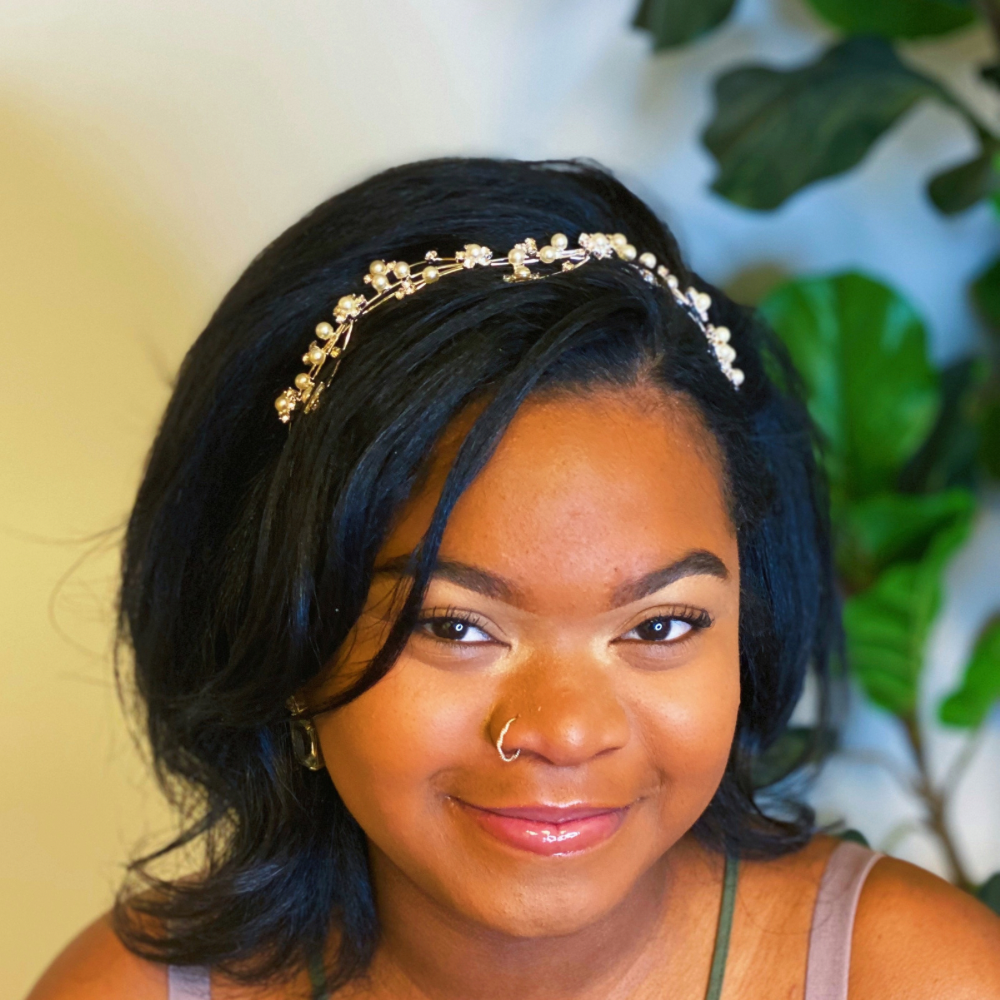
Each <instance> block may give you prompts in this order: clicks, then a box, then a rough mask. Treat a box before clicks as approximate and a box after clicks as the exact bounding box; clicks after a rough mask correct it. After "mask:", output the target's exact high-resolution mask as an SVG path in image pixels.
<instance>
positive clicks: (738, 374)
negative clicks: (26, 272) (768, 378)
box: [729, 368, 746, 385]
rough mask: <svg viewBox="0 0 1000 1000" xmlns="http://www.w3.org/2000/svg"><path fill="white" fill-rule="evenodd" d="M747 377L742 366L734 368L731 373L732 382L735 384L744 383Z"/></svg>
mask: <svg viewBox="0 0 1000 1000" xmlns="http://www.w3.org/2000/svg"><path fill="white" fill-rule="evenodd" d="M745 377H746V376H745V375H744V374H743V370H742V369H741V368H734V369H733V370H732V371H731V372H730V373H729V381H730V382H732V383H733V385H743V379H744V378H745Z"/></svg>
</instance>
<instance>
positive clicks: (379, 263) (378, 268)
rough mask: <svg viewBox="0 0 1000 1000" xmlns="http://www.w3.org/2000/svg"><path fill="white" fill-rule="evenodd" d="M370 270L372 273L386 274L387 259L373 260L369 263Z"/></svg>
mask: <svg viewBox="0 0 1000 1000" xmlns="http://www.w3.org/2000/svg"><path fill="white" fill-rule="evenodd" d="M368 272H369V273H370V274H385V261H384V260H373V261H372V262H371V263H370V264H369V265H368Z"/></svg>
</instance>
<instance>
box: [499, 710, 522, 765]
mask: <svg viewBox="0 0 1000 1000" xmlns="http://www.w3.org/2000/svg"><path fill="white" fill-rule="evenodd" d="M516 718H517V716H516V715H515V716H514V718H513V719H508V720H507V721H506V722H505V723H504V727H503V729H501V730H500V735H499V736H498V737H497V750H498V751H499V753H500V759H501V760H502V761H506V762H507V763H508V764H509V763H510V762H511V761H512V760H517V758H518V757H520V756H521V748H520V747H518V748H517V749H516V750H515V751H514V752H513V753H512V754H511V755H510V756H507V754H505V753H504V752H503V738H504V737H505V736H506V735H507V730H508V729H510V726H511V723H512V722H513V721H514V719H516Z"/></svg>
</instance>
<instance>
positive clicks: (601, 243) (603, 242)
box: [594, 233, 611, 250]
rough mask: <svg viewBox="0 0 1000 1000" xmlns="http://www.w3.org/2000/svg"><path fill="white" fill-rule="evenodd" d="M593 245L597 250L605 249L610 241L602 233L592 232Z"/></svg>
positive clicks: (609, 244)
mask: <svg viewBox="0 0 1000 1000" xmlns="http://www.w3.org/2000/svg"><path fill="white" fill-rule="evenodd" d="M594 246H595V247H597V249H599V250H607V248H608V247H609V246H611V241H610V240H609V239H608V238H607V236H606V235H605V234H604V233H594Z"/></svg>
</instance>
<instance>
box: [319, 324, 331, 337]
mask: <svg viewBox="0 0 1000 1000" xmlns="http://www.w3.org/2000/svg"><path fill="white" fill-rule="evenodd" d="M316 336H317V337H319V339H320V340H329V339H330V338H331V337H332V336H333V327H332V326H330V324H329V323H317V324H316Z"/></svg>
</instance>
